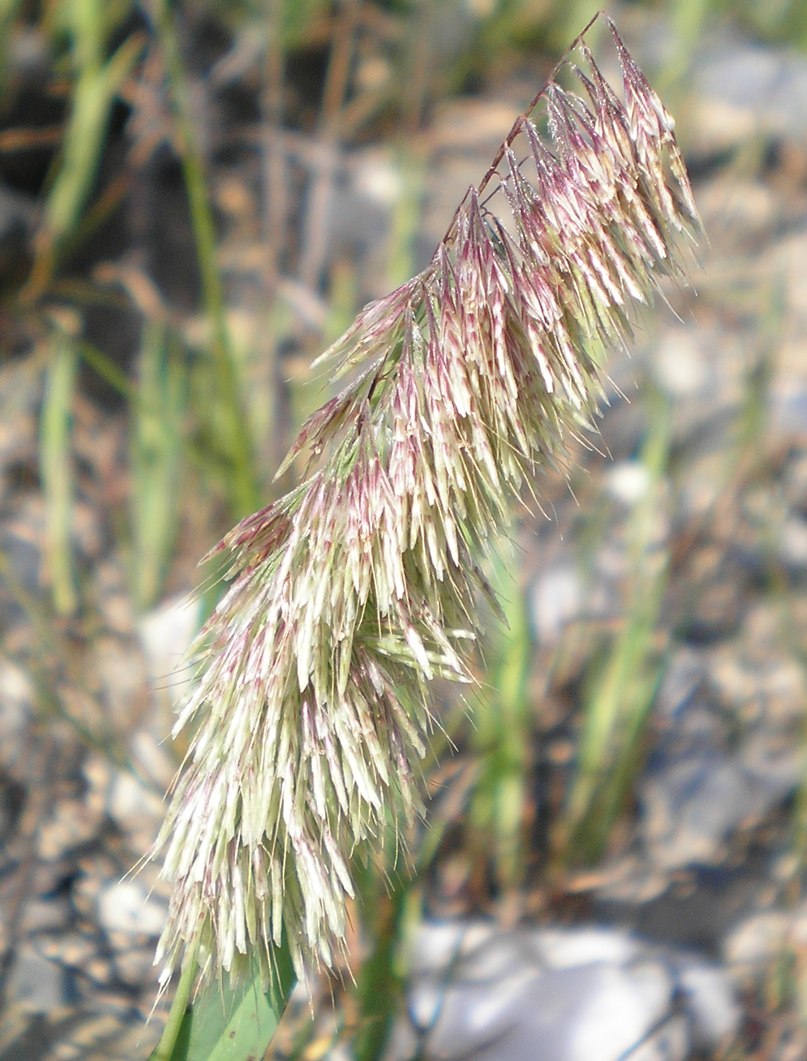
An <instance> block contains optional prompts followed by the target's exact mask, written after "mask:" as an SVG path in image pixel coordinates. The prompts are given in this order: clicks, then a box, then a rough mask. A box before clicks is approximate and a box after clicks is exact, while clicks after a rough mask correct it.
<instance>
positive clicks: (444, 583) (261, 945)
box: [156, 24, 699, 983]
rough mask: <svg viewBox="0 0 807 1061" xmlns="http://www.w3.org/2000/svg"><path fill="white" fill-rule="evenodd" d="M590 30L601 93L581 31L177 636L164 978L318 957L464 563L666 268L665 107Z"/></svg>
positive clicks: (346, 363) (334, 938) (672, 155)
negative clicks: (197, 625) (190, 965)
mask: <svg viewBox="0 0 807 1061" xmlns="http://www.w3.org/2000/svg"><path fill="white" fill-rule="evenodd" d="M611 32H612V37H613V41H614V44H615V48H616V51H617V54H618V58H619V61H620V64H621V68H622V81H623V84H622V88H621V91H620V92H619V93H617V91H615V89H614V88H612V87H611V86H610V85H609V84H608V82H607V81H606V80H605V79H604V78H603V76H602V75H601V73H600V71H599V70H598V68H597V66H596V64H595V63H594V60H593V58H592V56H591V53H590V51H589V50H588V48H587V46H586V45H585V43H584V41H583V40H582V39H579V40H578V41H577V42H576V44H575V45H574V46H573V49H572V51H571V52H570V53H569V56H567V58H566V59H564V61H563V63H562V64H560V66H559V67H558V68H557V70H556V71H555V75H553V77H552V78H551V79H550V80H549V82H548V83H547V84H546V85H545V86H544V88H543V89H542V91H541V92H540V93H539V95H538V96H537V97H536V98H535V100H534V101H533V102H532V104H531V105H530V107H529V109H528V111H527V112H526V113H525V114H524V115H522V116H520V117H519V118H518V119H517V121H516V122H515V124H514V126H513V128H512V129H511V131H510V133H509V135H508V137H507V139H506V141H505V142H504V144H503V145H502V147H501V150H500V151H499V152H498V154H497V156H496V159H495V161H494V163H493V165H492V166H491V168H490V170H489V171H488V172H487V174H486V175H485V177H484V178H483V180H482V182H481V183H480V185H479V186H478V187H476V188H471V189H469V191H468V193H467V195H466V196H465V198H464V199H463V201H462V203H461V204H460V206H459V208H458V210H457V212H456V214H455V215H454V218H453V220H452V222H451V225H450V228H449V230H448V232H447V234H446V236H445V238H444V240H443V241H442V242H441V244H440V246H439V247H438V248H437V250H436V252H435V254H434V257H433V258H432V260H431V263H430V264H429V266H428V268H427V269H425V270H424V271H423V272H422V273H420V275H418V276H416V277H414V278H413V279H412V280H409V281H408V282H407V283H406V284H404V285H402V286H401V287H400V288H398V289H397V290H396V291H393V292H392V293H391V294H390V295H387V296H386V297H385V298H382V299H380V300H378V301H377V302H374V303H372V304H371V305H369V306H367V307H366V308H365V309H364V310H363V311H362V312H361V313H360V314H359V316H358V317H357V319H356V321H355V322H354V324H353V325H352V326H351V327H350V328H349V329H348V331H347V332H346V333H345V334H344V335H343V336H342V337H341V338H340V339H339V340H338V341H337V342H336V343H334V344H333V346H332V347H331V348H330V349H329V350H328V351H327V352H326V353H325V354H324V355H323V357H322V358H321V359H320V360H321V361H322V362H327V363H328V364H329V365H332V366H334V370H335V371H334V375H335V378H344V377H347V378H348V379H349V382H348V383H347V385H346V386H345V389H344V390H343V391H342V392H341V393H340V394H338V395H337V396H336V397H335V398H333V399H332V400H331V401H329V402H327V403H326V404H325V405H324V406H323V407H322V408H321V409H319V410H318V411H317V412H316V413H314V415H313V416H312V417H311V418H310V419H309V420H308V422H307V423H306V424H305V425H304V427H303V429H302V431H301V432H300V435H299V437H298V439H297V441H296V443H295V445H294V447H293V449H292V452H291V454H290V455H289V458H288V459H287V463H288V462H289V461H291V460H292V459H295V458H301V459H303V460H304V461H305V462H306V464H307V470H306V472H305V480H304V482H303V483H302V485H300V486H299V487H297V489H295V490H293V491H292V492H291V493H289V494H287V495H286V496H285V497H283V498H281V499H280V500H279V501H277V502H275V503H274V504H273V505H270V506H269V507H268V508H266V509H264V510H262V511H261V512H258V513H256V514H255V515H253V516H250V517H248V518H247V519H245V520H243V521H242V522H241V523H240V524H239V525H238V526H237V527H235V528H234V529H233V530H232V531H230V533H229V534H228V535H227V536H226V537H225V538H224V539H223V540H222V542H220V543H219V545H218V547H217V549H216V550H215V551H217V552H220V553H224V554H227V556H228V557H229V566H228V570H227V575H226V577H227V579H228V580H229V581H230V586H229V589H228V591H227V592H226V594H225V595H224V597H223V598H222V600H221V601H220V603H219V605H218V607H217V608H216V610H215V612H214V613H213V614H212V616H211V618H210V619H209V621H208V623H207V624H206V626H205V628H204V629H203V630H202V632H201V634H200V636H199V639H198V641H197V643H196V645H195V647H194V658H195V659H196V661H197V667H198V670H197V674H196V680H195V684H194V686H193V690H192V692H191V694H190V695H189V697H188V699H187V701H186V703H185V705H184V707H183V709H182V711H181V713H180V716H179V719H178V721H177V724H176V728H175V733H176V732H178V731H179V730H180V729H182V728H183V727H185V726H188V725H189V724H192V725H193V726H195V727H196V732H195V737H194V739H193V743H192V747H191V750H190V752H189V756H188V761H187V763H186V765H185V768H184V769H183V771H182V773H181V774H180V777H179V779H178V781H177V783H176V787H175V789H174V791H173V794H172V797H171V802H170V806H169V808H168V813H167V816H166V820H165V823H164V826H163V829H162V831H161V833H160V836H159V838H158V841H157V847H156V853H157V854H159V856H160V857H161V858H162V859H163V874H164V875H165V877H166V878H168V879H169V880H171V881H172V882H173V897H172V901H171V907H170V915H169V920H168V923H167V925H166V927H165V931H164V933H163V936H162V939H161V941H160V944H159V948H158V955H157V960H158V961H159V962H160V963H162V966H163V972H162V977H161V978H162V981H163V982H164V983H165V982H167V980H168V979H169V978H170V976H171V975H172V973H173V971H174V970H175V969H176V968H177V966H178V965H180V964H181V963H182V961H183V956H184V954H185V953H186V951H187V948H189V947H190V946H191V945H192V944H195V943H197V942H198V943H199V944H200V950H199V953H200V955H201V964H202V968H203V970H204V971H205V972H208V973H210V972H218V973H221V972H222V971H224V972H229V973H230V974H232V975H235V976H237V975H240V974H241V973H242V972H244V971H245V970H246V969H247V968H248V967H250V965H251V963H253V962H257V963H258V967H259V968H260V969H261V970H262V972H263V975H264V976H265V978H266V979H267V980H268V979H269V977H270V976H271V970H272V951H273V948H274V947H275V946H277V945H278V944H279V943H280V940H281V937H282V936H283V935H284V934H285V936H286V938H287V940H288V944H289V947H290V951H291V954H292V958H293V960H294V963H295V967H296V969H297V971H298V973H299V974H302V973H303V971H304V969H305V968H306V967H307V966H309V965H310V964H312V963H314V964H317V963H321V964H324V965H326V966H328V965H330V964H331V963H332V961H333V959H334V955H335V951H336V950H338V949H339V948H342V947H343V946H344V938H345V931H346V914H345V902H346V900H347V899H348V898H349V897H350V896H352V895H353V884H352V881H351V868H350V862H351V859H352V858H353V857H354V856H355V855H356V854H360V853H361V852H362V851H363V850H367V848H368V847H369V846H370V845H372V844H377V843H378V842H380V837H381V836H382V835H383V833H384V829H385V822H386V820H387V816H388V814H389V812H390V811H391V812H392V814H393V815H394V816H396V817H397V818H398V820H403V819H408V818H411V816H412V815H413V814H415V813H416V812H417V810H418V808H419V806H420V803H419V763H420V760H421V757H422V755H423V753H424V750H425V747H426V743H427V740H428V735H429V728H430V715H429V707H428V702H429V683H430V681H431V680H432V679H433V678H434V677H435V676H436V675H441V676H448V677H450V678H454V679H458V680H461V681H463V680H465V681H467V680H470V675H469V668H468V665H467V663H466V654H467V651H468V648H469V643H470V642H471V641H472V639H473V638H474V636H475V634H476V628H475V614H476V610H475V601H476V599H477V597H478V594H479V593H480V591H481V592H486V593H487V592H489V587H487V585H486V583H485V579H484V576H483V574H482V571H481V568H480V565H479V560H480V559H481V557H483V556H484V554H485V553H486V552H487V551H488V549H489V542H490V541H491V540H492V539H493V536H494V535H495V533H496V532H497V531H498V530H500V529H501V528H502V526H503V525H506V523H507V522H508V512H509V510H510V508H511V507H512V505H513V503H514V501H515V500H517V497H518V492H519V490H520V488H521V486H522V483H523V482H524V480H525V478H526V477H527V476H530V475H531V474H532V473H533V471H534V469H535V468H536V466H538V465H541V464H543V463H544V462H547V461H551V460H552V459H553V457H554V456H555V455H557V454H558V453H559V452H560V450H561V447H562V444H563V439H564V434H565V432H566V431H567V430H575V429H576V428H578V427H579V426H581V425H587V424H588V423H590V421H591V417H592V413H593V408H594V401H595V399H596V397H597V395H598V392H599V384H598V372H599V369H600V366H601V363H602V360H603V357H604V354H605V352H606V351H607V350H608V349H609V348H612V347H614V346H615V345H623V344H625V343H627V342H628V341H629V340H630V337H631V325H630V307H631V306H632V305H634V304H636V303H637V302H638V303H643V302H646V301H649V300H650V299H651V298H652V296H653V294H654V290H655V289H656V287H657V285H658V283H659V280H660V278H661V277H663V276H668V275H677V274H680V272H681V270H680V266H679V264H678V255H677V248H678V246H680V244H681V241H680V238H679V237H681V236H682V235H683V236H688V237H691V236H694V235H696V234H697V232H698V231H699V221H698V216H697V213H696V210H695V205H694V202H693V200H692V194H691V191H690V187H689V183H688V180H687V176H686V172H685V169H684V164H683V161H682V159H681V156H680V154H679V151H678V148H677V146H676V142H675V138H674V135H673V131H672V130H673V122H672V120H671V118H670V116H669V115H668V114H667V112H666V110H665V109H664V107H663V105H662V103H661V101H660V100H659V99H658V97H657V96H656V94H655V93H654V92H653V90H652V89H651V88H650V86H649V84H648V83H647V81H646V79H645V78H644V76H643V74H642V73H641V71H640V70H639V68H638V67H637V66H636V64H635V62H634V61H633V59H632V58H631V56H630V55H629V53H628V51H627V49H626V48H625V46H624V44H623V43H622V41H621V39H620V38H619V36H618V34H617V32H616V30H615V28H614V27H613V25H612V24H611ZM575 55H577V56H578V57H579V61H580V63H581V65H580V66H577V65H576V64H575V63H574V62H573V57H574V56H575ZM562 69H565V70H567V71H570V72H571V73H572V75H573V78H574V81H575V83H576V91H575V92H572V91H570V90H569V89H565V88H563V87H561V85H560V84H559V83H558V81H557V76H558V74H559V72H560V71H561V70H562ZM542 129H545V130H546V132H544V133H542V131H541V130H542ZM494 205H495V210H494V208H493V207H494Z"/></svg>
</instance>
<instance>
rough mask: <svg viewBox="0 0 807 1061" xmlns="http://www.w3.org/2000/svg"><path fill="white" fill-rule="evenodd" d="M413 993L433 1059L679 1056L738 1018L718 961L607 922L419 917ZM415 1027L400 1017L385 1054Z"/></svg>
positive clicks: (600, 1060) (656, 1060)
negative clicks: (527, 923)
mask: <svg viewBox="0 0 807 1061" xmlns="http://www.w3.org/2000/svg"><path fill="white" fill-rule="evenodd" d="M409 1003H410V1013H411V1016H412V1021H413V1023H414V1025H415V1026H416V1027H417V1028H418V1029H420V1044H419V1046H420V1050H421V1051H422V1052H421V1053H420V1054H419V1055H418V1056H421V1057H423V1058H425V1059H435V1061H436V1059H437V1058H454V1057H457V1058H460V1057H470V1056H473V1057H474V1058H477V1059H490V1061H494V1059H495V1061H534V1059H535V1058H541V1061H614V1058H618V1057H622V1056H625V1057H627V1056H628V1055H629V1056H630V1057H631V1059H632V1061H634V1059H636V1061H661V1059H662V1058H663V1059H666V1061H676V1059H680V1061H684V1059H685V1058H687V1057H689V1056H690V1053H691V1051H692V1049H693V1047H695V1046H697V1047H698V1048H699V1049H700V1048H704V1049H714V1048H715V1047H716V1046H717V1045H718V1043H719V1042H720V1041H721V1040H723V1039H724V1038H725V1037H726V1036H728V1035H731V1034H733V1032H734V1030H735V1029H736V1027H737V1023H738V1019H739V1017H738V1008H737V1005H736V1002H735V1000H734V997H733V994H732V989H731V984H730V982H729V979H728V977H727V976H726V975H725V973H724V972H723V971H722V970H720V969H719V968H718V967H716V966H712V965H710V964H709V963H707V962H705V961H703V960H702V959H700V958H699V957H698V956H696V955H694V954H690V953H687V952H679V951H674V950H672V949H662V948H659V947H654V946H652V945H650V944H646V943H643V942H642V941H640V940H638V939H635V938H633V937H631V936H630V935H628V934H627V933H626V932H624V931H622V930H620V929H608V928H591V929H570V930H564V929H554V930H543V929H530V928H520V929H515V930H512V931H510V932H506V933H502V932H500V931H499V930H498V929H497V928H496V927H495V926H493V925H490V924H484V923H481V922H466V923H457V924H426V925H423V926H422V927H421V929H420V931H419V933H418V935H417V937H416V940H415V943H414V946H413V960H412V973H411V985H410V990H409ZM417 1038H418V1036H417V1034H416V1033H415V1031H413V1029H412V1028H411V1027H409V1028H406V1027H405V1026H404V1025H403V1024H399V1026H398V1028H397V1029H396V1033H395V1036H394V1041H393V1046H392V1048H391V1051H390V1054H389V1058H390V1061H398V1059H400V1061H403V1059H404V1058H408V1057H411V1056H412V1055H413V1053H414V1052H415V1051H416V1050H417V1049H418V1042H417V1041H416V1040H417Z"/></svg>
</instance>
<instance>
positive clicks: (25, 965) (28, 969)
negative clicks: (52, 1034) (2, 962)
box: [7, 942, 68, 1013]
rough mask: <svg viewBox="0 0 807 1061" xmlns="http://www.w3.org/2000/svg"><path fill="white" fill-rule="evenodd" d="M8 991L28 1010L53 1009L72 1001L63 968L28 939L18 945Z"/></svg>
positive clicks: (15, 1001)
mask: <svg viewBox="0 0 807 1061" xmlns="http://www.w3.org/2000/svg"><path fill="white" fill-rule="evenodd" d="M7 993H8V997H9V999H12V1000H13V1001H14V1003H16V1005H18V1006H19V1007H20V1008H21V1009H23V1010H25V1011H27V1012H28V1013H53V1011H54V1010H57V1009H60V1008H61V1007H63V1006H65V1005H66V1004H67V1001H68V999H67V997H66V980H65V976H64V972H63V970H62V969H60V968H59V966H58V965H57V964H56V963H55V962H52V961H49V960H48V959H47V958H46V957H44V956H43V955H42V954H40V953H39V951H38V950H37V948H36V946H35V945H34V944H33V943H28V942H25V943H22V944H21V945H20V946H19V947H18V949H17V955H16V958H15V959H14V964H13V965H12V967H11V973H10V975H9V981H8V987H7Z"/></svg>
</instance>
